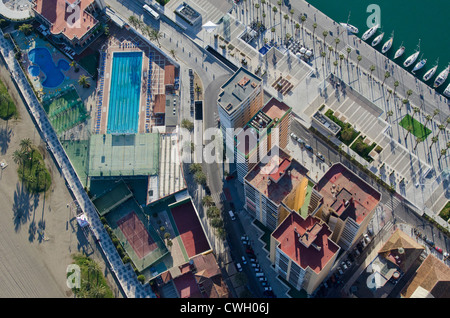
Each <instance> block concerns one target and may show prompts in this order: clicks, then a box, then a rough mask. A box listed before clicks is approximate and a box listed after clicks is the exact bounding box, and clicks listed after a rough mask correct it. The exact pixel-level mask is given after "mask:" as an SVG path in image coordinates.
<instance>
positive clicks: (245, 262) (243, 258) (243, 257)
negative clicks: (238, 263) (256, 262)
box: [242, 255, 247, 265]
mask: <svg viewBox="0 0 450 318" xmlns="http://www.w3.org/2000/svg"><path fill="white" fill-rule="evenodd" d="M242 264H244V265H245V264H247V260H246V259H245V256H244V255H242Z"/></svg>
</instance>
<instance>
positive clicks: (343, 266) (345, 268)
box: [341, 262, 348, 271]
mask: <svg viewBox="0 0 450 318" xmlns="http://www.w3.org/2000/svg"><path fill="white" fill-rule="evenodd" d="M341 266H342V268H343V269H344V271H345V270H347V268H348V267H347V264H345V263H344V262H342V263H341Z"/></svg>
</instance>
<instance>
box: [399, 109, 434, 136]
mask: <svg viewBox="0 0 450 318" xmlns="http://www.w3.org/2000/svg"><path fill="white" fill-rule="evenodd" d="M400 126H402V127H403V128H405V129H406V130H408V127H412V130H411V133H412V134H413V135H414V136H415V137H416V138H421V139H422V140H425V139H426V138H427V137H428V135H429V134H431V130H430V129H428V128H427V127H425V126H424V125H422V124H421V123H420V122H419V121H417V120H416V119H414V118H412V117H411V115H409V114H407V115H406V116H405V117H403V119H402V120H401V121H400Z"/></svg>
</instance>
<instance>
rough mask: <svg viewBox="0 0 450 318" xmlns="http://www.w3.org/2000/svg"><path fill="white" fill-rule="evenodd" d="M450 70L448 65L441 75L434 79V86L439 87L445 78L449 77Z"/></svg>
mask: <svg viewBox="0 0 450 318" xmlns="http://www.w3.org/2000/svg"><path fill="white" fill-rule="evenodd" d="M449 70H450V65H449V66H447V68H446V69H445V70H443V71H442V72H440V73H439V75H438V76H437V77H436V80H435V81H434V85H433V86H434V88H438V87H439V86H441V85H442V84H444V82H445V80H446V79H447V76H448V72H449Z"/></svg>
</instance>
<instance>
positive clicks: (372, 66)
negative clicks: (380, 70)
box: [370, 65, 375, 77]
mask: <svg viewBox="0 0 450 318" xmlns="http://www.w3.org/2000/svg"><path fill="white" fill-rule="evenodd" d="M373 71H375V65H370V77H372V73H373Z"/></svg>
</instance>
